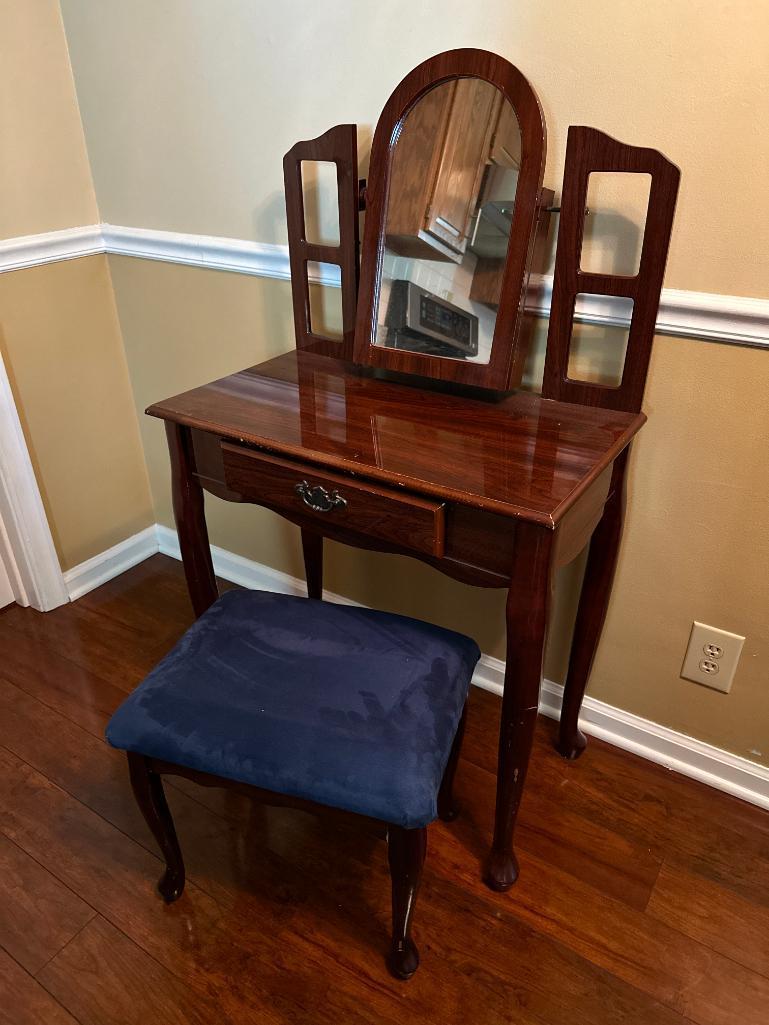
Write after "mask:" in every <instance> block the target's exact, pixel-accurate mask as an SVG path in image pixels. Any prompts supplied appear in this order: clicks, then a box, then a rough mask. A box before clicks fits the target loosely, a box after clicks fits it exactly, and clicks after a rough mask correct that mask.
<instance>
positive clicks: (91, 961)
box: [0, 556, 769, 1025]
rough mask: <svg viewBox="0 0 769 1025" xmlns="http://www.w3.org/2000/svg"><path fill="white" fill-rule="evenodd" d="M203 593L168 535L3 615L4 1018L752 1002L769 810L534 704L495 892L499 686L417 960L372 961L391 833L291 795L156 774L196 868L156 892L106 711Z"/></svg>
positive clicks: (428, 887) (392, 1017)
mask: <svg viewBox="0 0 769 1025" xmlns="http://www.w3.org/2000/svg"><path fill="white" fill-rule="evenodd" d="M192 615H193V614H192V611H191V609H190V606H189V599H188V597H187V592H186V587H185V583H184V576H183V571H182V567H181V565H180V564H179V563H177V562H174V561H173V560H170V559H167V558H165V557H163V556H154V557H153V558H152V559H150V560H148V561H147V562H145V563H142V564H141V565H139V566H136V567H135V568H134V569H132V570H130V571H129V572H128V573H126V574H124V575H123V576H122V577H119V578H116V579H115V580H113V581H111V582H110V583H108V584H106V585H104V586H103V587H101V588H99V589H98V590H96V591H92V592H91V593H90V594H88V595H86V596H85V597H83V598H81V599H79V600H78V601H77V602H74V603H71V604H69V605H65V606H62V607H61V608H59V609H57V610H55V611H54V612H51V613H46V614H45V615H41V614H39V613H36V612H34V611H32V610H30V609H21V608H18V607H11V608H9V609H7V610H6V611H4V612H2V613H0V648H1V649H2V652H3V669H2V678H0V721H2V724H3V731H2V740H0V770H1V771H0V838H2V844H3V845H5V849H6V850H7V849H10V850H11V851H12V853H11V854H10V855H8V856H6V857H4V858H3V860H2V864H3V866H4V869H3V871H2V873H0V927H1V928H2V931H0V946H2V948H3V949H2V950H0V993H2V1001H1V1002H0V1022H2V1023H3V1025H75V1023H79V1025H85V1023H87V1025H125V1023H127V1022H133V1021H140V1022H146V1023H148V1025H149V1023H155V1022H158V1023H160V1022H162V1023H173V1025H177V1023H178V1025H182V1023H184V1025H211V1023H212V1022H216V1023H221V1025H235V1023H237V1025H252V1023H254V1025H256V1023H258V1025H263V1023H269V1025H278V1023H286V1022H298V1021H301V1022H307V1023H311V1025H339V1023H340V1022H356V1023H358V1022H362V1023H366V1025H380V1023H381V1025H395V1023H397V1025H400V1023H403V1025H406V1023H412V1022H416V1021H420V1022H425V1023H427V1025H432V1023H435V1025H466V1023H467V1022H468V1021H478V1022H483V1023H484V1025H502V1023H505V1025H509V1023H511V1022H514V1023H515V1025H521V1023H522V1025H564V1022H580V1023H583V1025H608V1023H614V1022H623V1023H628V1025H630V1023H632V1025H763V1022H764V1020H765V1017H766V1007H767V1005H769V959H768V958H767V951H769V904H768V903H767V897H766V895H767V893H769V856H767V850H769V815H768V814H767V813H766V812H765V811H762V810H760V809H758V808H755V807H752V806H750V805H748V804H745V803H743V802H741V801H739V800H737V799H735V798H732V797H729V796H727V795H725V794H722V793H719V792H718V791H716V790H712V789H710V788H708V787H705V786H704V785H702V784H699V783H695V782H694V781H692V780H688V779H686V778H684V777H682V776H680V775H677V774H676V773H674V772H670V771H669V770H667V769H665V768H664V767H662V766H659V765H655V764H652V763H650V762H645V761H643V760H641V759H639V758H637V757H635V756H633V755H630V754H627V753H625V752H623V751H620V750H618V749H616V748H612V747H610V746H608V745H607V744H605V743H602V742H601V741H599V740H593V741H592V744H591V749H590V757H589V758H584V759H582V760H581V761H579V762H574V763H565V762H563V761H562V760H561V759H560V758H559V757H558V756H557V755H556V753H555V752H554V751H553V749H552V746H551V745H552V738H553V736H554V731H555V726H554V724H553V723H551V722H549V721H548V720H542V719H540V720H539V722H538V725H537V728H536V732H535V736H534V746H533V755H532V761H531V768H530V773H529V780H528V785H527V789H526V794H525V797H524V800H523V802H522V805H521V809H520V815H519V822H518V830H517V835H518V840H517V851H518V859H519V862H520V864H521V876H520V879H519V881H518V883H517V884H516V886H515V887H514V888H513V889H512V890H511V891H510V892H509V893H507V894H504V895H502V894H496V893H493V892H491V891H490V890H488V889H487V888H486V887H485V886H483V884H482V883H481V882H480V878H479V864H480V862H481V861H482V860H483V858H484V857H485V854H486V828H487V823H488V821H489V818H490V814H491V808H492V805H493V801H494V786H495V778H496V758H497V751H496V739H497V722H498V718H499V704H500V702H499V699H498V698H497V697H495V696H494V695H491V694H487V693H484V692H482V691H478V690H475V689H474V690H473V693H472V694H471V698H470V709H469V714H468V724H467V732H466V735H465V742H464V746H463V752H462V757H461V759H460V762H459V768H458V772H457V779H456V789H457V797H458V800H459V802H460V804H461V809H462V813H461V815H460V817H459V819H458V820H457V821H456V822H455V823H453V824H452V825H451V826H450V827H447V826H445V825H444V824H443V823H440V822H438V823H436V824H435V825H434V826H433V827H431V831H430V842H429V843H430V849H429V855H428V858H427V861H426V863H425V870H424V874H423V878H422V889H421V894H420V902H419V906H418V908H417V915H418V919H417V923H416V928H417V930H418V935H417V939H418V941H419V942H420V946H421V950H422V955H423V963H422V966H421V968H420V969H419V971H418V972H417V974H416V975H415V976H414V978H413V980H412V981H411V982H410V983H408V984H403V983H399V982H396V981H395V980H393V979H390V978H388V977H387V976H384V975H383V974H382V968H381V962H380V960H379V952H380V951H381V950H382V948H383V945H386V943H387V922H388V920H389V915H390V907H389V896H388V889H389V887H388V870H387V858H386V855H385V847H384V843H383V842H382V841H379V840H376V839H375V838H373V837H372V836H371V834H370V833H368V832H364V831H360V832H359V831H357V830H351V829H345V828H343V827H342V826H341V825H337V824H336V823H334V824H331V823H330V822H327V821H326V820H324V819H320V818H313V817H311V816H309V815H307V814H306V813H303V812H299V811H292V810H290V809H281V808H274V809H269V808H264V807H262V806H260V805H254V804H252V803H251V802H249V801H247V800H245V799H243V798H240V797H239V796H238V795H235V794H232V793H227V794H225V793H222V792H221V791H218V790H206V789H203V788H200V787H197V786H195V785H194V784H192V783H188V782H187V781H186V780H183V779H170V780H169V781H168V783H167V786H166V791H167V795H168V800H169V805H170V806H171V809H172V811H173V813H174V816H175V819H176V822H177V827H178V830H179V837H180V840H181V842H182V845H183V846H184V848H185V853H187V860H188V864H187V868H188V880H187V886H186V889H185V892H184V895H183V896H182V898H181V899H180V900H179V901H177V902H176V903H175V904H173V905H171V906H169V907H168V908H163V906H162V903H161V902H160V901H159V899H158V897H157V894H156V893H155V892H154V886H155V882H156V880H157V877H158V875H159V874H160V870H161V866H162V863H161V861H160V859H159V857H158V856H157V848H156V846H155V842H154V840H153V838H152V836H151V835H150V833H149V831H148V829H147V827H146V825H145V824H144V821H143V820H142V818H141V816H140V815H139V814H138V811H137V809H136V806H135V802H134V799H133V795H132V793H131V789H130V785H129V780H128V776H127V773H126V771H125V756H124V755H123V753H122V752H119V751H114V750H112V749H111V748H109V747H108V746H107V745H106V744H105V742H104V726H105V725H106V722H107V719H108V717H109V715H110V714H111V713H112V712H113V711H114V709H115V707H116V706H117V704H118V703H119V701H121V700H122V698H123V697H124V695H125V693H126V692H127V691H130V690H131V689H132V688H133V687H134V686H136V684H137V683H138V682H139V681H140V680H141V678H142V677H143V675H144V674H145V673H147V672H148V671H149V669H150V668H151V667H152V665H154V663H155V662H156V661H157V659H158V658H159V657H161V656H162V654H164V653H165V652H166V651H168V650H169V648H170V647H171V645H172V644H173V643H174V642H175V640H176V639H177V638H178V637H179V636H180V635H181V633H182V632H183V631H184V630H185V629H186V628H187V627H188V626H189V624H190V623H191V621H192ZM0 849H2V848H0ZM10 866H13V867H12V868H11V867H10ZM319 876H321V877H322V879H323V884H322V885H320V886H319V885H318V883H317V880H318V878H319Z"/></svg>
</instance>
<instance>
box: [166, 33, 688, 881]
mask: <svg viewBox="0 0 769 1025" xmlns="http://www.w3.org/2000/svg"><path fill="white" fill-rule="evenodd" d="M312 160H329V161H333V162H334V164H335V165H336V168H337V191H338V202H339V242H338V244H336V245H323V244H319V243H317V242H312V241H310V240H309V239H308V238H307V231H306V225H305V211H304V203H303V191H302V162H303V161H312ZM544 168H545V126H544V119H543V116H542V111H541V108H540V106H539V103H538V101H537V98H536V96H535V94H534V92H533V90H532V88H531V86H530V85H529V83H528V82H527V81H526V79H525V78H524V77H523V75H522V74H521V73H520V72H519V71H518V70H517V69H516V68H514V67H513V66H512V65H510V64H509V63H508V62H507V61H505V60H503V59H502V58H500V57H497V56H495V55H494V54H489V53H486V52H484V51H477V50H454V51H450V52H449V53H445V54H440V55H439V56H437V57H434V58H431V59H430V60H428V61H426V62H425V63H424V64H422V65H420V66H419V67H418V68H416V69H415V70H414V71H413V72H411V73H410V74H409V75H408V76H407V77H406V78H405V79H404V81H403V82H401V83H400V85H399V86H397V88H396V89H395V91H394V93H393V95H392V96H391V97H390V99H389V100H388V102H387V104H386V105H385V108H384V110H383V112H382V115H381V117H380V120H379V124H378V126H377V130H376V134H375V137H374V142H373V147H372V154H371V171H370V179H369V181H368V183H367V184H366V186H365V188H364V187H363V186H362V184H361V183H359V182H358V177H357V144H356V131H355V126H353V125H341V126H337V127H336V128H333V129H331V130H330V131H329V132H327V133H326V134H325V135H324V136H321V137H320V138H319V139H315V140H312V141H309V142H303V143H298V144H297V145H296V146H294V147H293V148H292V150H291V151H290V152H289V153H288V154H287V156H286V159H285V162H284V170H285V177H286V199H287V214H288V227H289V243H290V254H291V268H292V288H293V295H294V313H295V327H296V343H297V347H296V350H295V351H293V352H290V353H286V354H284V355H282V356H279V357H277V358H276V359H273V360H269V361H267V362H265V363H262V364H259V365H258V366H255V367H251V368H248V369H246V370H243V371H241V372H239V373H237V374H233V375H230V376H228V377H225V378H223V379H221V380H219V381H215V382H212V383H211V384H207V385H203V386H202V387H199V388H196V389H193V390H192V391H189V392H186V393H185V394H183V395H179V396H176V397H174V398H171V399H166V400H164V401H162V402H158V403H156V404H154V405H153V406H151V407H150V409H149V410H148V413H150V414H151V415H153V416H156V417H160V418H162V419H163V420H165V421H166V428H167V432H168V440H169V449H170V453H171V462H172V476H173V497H174V511H175V516H176V523H177V528H178V531H179V539H180V545H181V551H182V556H183V559H184V567H185V572H186V576H187V582H188V586H189V589H190V595H191V598H192V602H193V605H194V608H195V611H196V613H197V614H200V613H202V612H203V611H204V610H205V609H206V608H208V606H209V605H210V604H211V603H212V602H213V601H214V600H215V599H216V596H217V589H216V582H215V578H214V571H213V567H212V563H211V554H210V548H209V544H208V536H207V531H206V523H205V514H204V501H203V496H204V492H205V491H208V492H210V493H211V494H214V495H216V496H218V497H219V498H223V499H225V500H228V501H233V502H247V503H252V504H255V505H260V506H263V507H265V508H268V509H271V510H273V511H274V512H275V513H276V514H278V515H280V516H282V517H284V518H285V519H287V520H289V521H291V522H292V523H294V524H296V525H297V526H298V527H299V528H300V530H301V536H302V544H303V549H304V558H305V567H306V571H307V583H308V593H309V594H310V596H311V597H320V596H321V595H322V578H323V563H322V559H323V538H324V537H327V538H331V539H333V540H336V541H339V542H342V543H345V544H348V545H352V546H355V547H360V548H370V549H374V550H377V551H383V552H392V553H396V554H399V555H409V556H411V557H413V558H417V559H420V560H421V561H423V562H427V563H428V564H430V565H431V566H433V567H434V568H436V569H437V570H439V571H440V572H441V573H444V574H446V575H448V576H450V577H453V578H455V579H457V580H461V581H464V582H466V583H468V584H473V585H476V586H480V587H500V588H505V589H506V590H507V592H508V597H507V668H506V672H505V686H504V696H503V702H502V716H501V724H500V742H499V763H498V783H497V802H496V817H495V824H494V836H493V841H492V845H491V852H490V856H489V861H488V864H487V868H486V879H487V882H488V883H489V885H490V886H492V887H493V888H495V889H498V890H503V889H507V888H508V887H509V886H510V885H511V884H512V883H513V882H514V881H515V878H516V876H517V871H518V870H517V863H516V860H515V854H514V852H513V835H514V827H515V820H516V816H517V812H518V807H519V804H520V800H521V795H522V792H523V787H524V782H525V778H526V770H527V767H528V761H529V754H530V750H531V742H532V735H533V729H534V723H535V720H536V715H537V705H538V697H539V688H540V683H541V677H542V657H543V647H544V641H545V634H546V629H547V619H548V610H549V604H550V596H551V589H552V584H553V575H554V571H555V569H556V568H557V567H558V566H560V565H563V564H564V563H566V562H569V561H570V560H571V559H573V558H574V557H575V556H576V555H578V554H579V552H580V551H581V550H582V549H584V547H585V545H587V544H588V543H589V544H590V552H589V558H588V564H587V570H586V575H585V581H584V585H583V592H582V596H581V600H580V605H579V612H578V617H577V624H576V630H575V635H574V641H573V646H572V655H571V662H570V668H569V675H568V679H567V683H566V689H565V695H564V710H563V715H562V718H561V726H560V737H559V743H558V747H559V750H560V752H561V753H562V754H563V755H564V756H565V757H567V758H574V757H576V756H577V755H579V754H580V753H581V751H582V749H583V748H584V745H585V741H584V737H583V736H582V734H581V733H580V731H579V729H578V723H577V720H578V715H579V708H580V704H581V701H582V696H583V694H584V690H585V686H586V684H587V680H588V676H589V672H590V667H591V664H592V659H593V655H594V653H595V649H596V646H597V643H598V639H599V636H600V632H601V627H602V624H603V619H604V616H605V612H606V607H607V604H608V600H609V594H610V590H611V582H612V576H613V572H614V566H615V563H616V557H617V551H618V546H619V540H620V534H621V527H622V518H623V504H624V497H623V496H624V479H625V470H626V465H627V454H628V449H629V445H630V442H631V440H632V438H633V436H634V435H635V434H636V432H637V431H638V430H639V429H640V428H641V427H642V425H643V423H644V422H645V417H644V415H643V413H642V412H641V400H642V397H643V388H644V383H645V379H646V371H647V367H648V361H649V355H650V351H651V344H652V338H653V333H654V324H655V318H656V313H657V306H658V303H659V295H660V290H661V287H662V277H663V273H664V266H665V260H666V257H667V249H668V242H669V236H670V230H671V225H672V218H673V210H674V206H675V198H676V192H677V187H678V178H679V174H678V170H677V169H676V168H675V167H674V165H672V164H671V163H670V162H669V161H668V160H666V159H665V158H664V157H663V156H662V155H661V154H659V153H657V152H656V151H653V150H648V149H641V148H637V147H633V146H627V145H624V144H621V143H619V142H617V141H615V140H613V139H610V138H609V137H608V136H606V135H604V134H603V133H601V132H599V131H597V130H595V129H590V128H572V129H570V132H569V139H568V146H567V153H566V163H565V170H564V184H563V188H562V198H561V206H560V224H559V233H558V249H557V256H556V265H555V275H554V284H553V298H552V310H551V319H550V327H549V335H548V349H547V357H546V366H545V374H544V383H543V389H542V394H541V395H535V394H532V393H529V392H523V391H516V390H515V389H516V388H517V387H518V385H519V384H520V380H521V374H522V370H523V364H524V361H525V358H526V354H527V350H528V344H529V341H530V334H531V331H530V328H531V314H530V312H529V311H528V309H527V307H528V305H529V299H530V295H531V289H532V280H531V275H532V272H533V271H534V272H537V271H541V270H542V269H543V255H544V248H545V246H544V244H545V240H546V238H547V230H548V224H549V218H550V210H549V208H550V207H551V206H552V196H553V193H552V192H551V191H550V190H548V189H545V188H544V186H543V175H544ZM592 171H604V172H605V171H615V172H627V171H631V172H636V173H647V174H649V175H651V179H652V185H651V193H650V200H649V209H648V213H647V222H646V231H645V234H644V240H643V247H642V252H641V261H640V268H639V272H638V274H637V275H634V276H632V277H622V276H618V275H608V274H602V275H598V274H588V273H585V272H584V271H582V270H581V269H580V254H581V244H582V233H583V226H584V217H585V201H586V193H587V187H588V178H589V175H590V173H591V172H592ZM505 175H507V177H505ZM500 181H503V182H506V183H508V185H503V186H502V188H503V189H504V188H507V187H509V182H514V183H515V192H514V195H512V196H509V197H505V196H504V194H503V193H500V192H499V191H497V192H495V189H498V188H499V182H500ZM364 207H365V211H366V221H365V235H364V238H363V245H362V251H361V252H360V258H359V235H358V216H359V211H360V209H362V208H364ZM505 231H507V234H505ZM500 232H501V233H502V237H501V241H500V239H499V238H498V237H497V234H498V233H500ZM495 233H496V234H495ZM500 246H501V249H500ZM312 261H321V262H324V263H334V264H337V265H338V266H339V268H340V273H341V289H342V332H341V338H340V339H338V340H335V339H332V338H330V337H326V336H324V335H322V334H321V333H320V332H319V331H318V330H316V329H314V327H313V324H312V318H311V304H310V283H309V278H308V262H312ZM430 283H431V284H430ZM582 292H587V293H594V294H600V295H615V296H617V295H618V296H627V297H628V298H632V299H633V302H634V306H633V314H632V322H631V326H630V333H629V341H628V348H627V355H626V359H625V367H624V372H623V375H622V380H621V383H620V384H619V386H618V387H616V388H608V387H605V386H602V385H597V384H594V383H591V382H589V381H575V380H572V379H571V378H569V376H568V372H567V371H568V365H569V347H570V342H571V333H572V323H573V318H574V303H575V298H576V295H577V294H578V293H582ZM404 296H407V297H408V301H405V300H404V298H403V297H404ZM591 538H592V540H591Z"/></svg>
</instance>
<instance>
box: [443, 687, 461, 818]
mask: <svg viewBox="0 0 769 1025" xmlns="http://www.w3.org/2000/svg"><path fill="white" fill-rule="evenodd" d="M466 722H467V702H465V706H464V708H463V709H462V718H461V719H460V720H459V725H458V726H457V732H456V734H455V736H454V743H453V744H452V745H451V753H450V754H449V760H448V762H447V764H446V769H445V771H444V773H443V779H442V780H441V788H440V790H439V791H438V818H440V819H442V820H443V821H444V822H453V821H454V819H455V818H456V817H457V814H458V808H457V805H456V802H455V800H454V777H455V776H456V774H457V765H458V764H459V755H460V753H461V751H462V738H463V737H464V735H465V724H466Z"/></svg>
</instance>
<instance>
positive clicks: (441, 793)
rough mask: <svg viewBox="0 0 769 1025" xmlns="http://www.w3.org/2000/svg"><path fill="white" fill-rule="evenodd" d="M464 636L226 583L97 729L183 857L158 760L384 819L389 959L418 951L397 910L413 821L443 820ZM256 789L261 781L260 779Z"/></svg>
mask: <svg viewBox="0 0 769 1025" xmlns="http://www.w3.org/2000/svg"><path fill="white" fill-rule="evenodd" d="M479 656H480V652H479V650H478V646H477V644H476V643H475V642H474V641H472V640H471V639H470V638H468V637H465V636H463V635H462V634H458V633H454V632H452V631H450V630H444V629H442V628H441V627H437V626H431V625H430V624H428V623H422V622H419V621H418V620H415V619H409V618H407V617H405V616H395V615H390V614H388V613H385V612H375V611H372V610H369V609H360V608H354V607H350V606H346V605H333V604H331V603H328V602H323V601H313V600H310V599H307V598H292V597H287V596H285V595H280V594H272V593H267V592H261V591H240V590H238V591H228V592H227V593H225V594H224V595H223V596H222V597H221V598H219V600H218V601H217V602H216V603H215V604H214V605H212V606H211V608H210V609H208V611H207V612H205V613H204V614H203V615H202V616H201V617H200V619H198V620H197V622H196V623H194V624H193V626H192V627H191V628H190V629H189V630H188V631H187V633H186V634H185V635H184V636H183V637H182V639H181V640H180V641H179V643H178V644H177V645H176V647H175V648H174V649H173V650H172V651H171V652H170V654H169V655H167V656H166V657H165V658H164V659H163V661H162V662H160V663H159V665H157V666H156V667H155V669H153V670H152V672H151V673H150V674H149V676H148V677H147V678H146V680H144V682H143V683H142V684H141V685H140V686H139V687H137V689H136V690H135V691H134V692H133V693H132V694H131V695H130V697H129V698H127V699H126V701H124V702H123V704H122V705H121V706H120V708H118V710H117V711H116V712H115V714H114V716H113V717H112V719H111V721H110V723H109V726H108V727H107V739H108V741H109V742H110V744H112V745H113V746H114V747H118V748H121V749H123V750H125V751H127V752H128V762H129V769H130V774H131V783H132V786H133V790H134V793H135V795H136V799H137V801H138V803H139V807H140V808H141V810H142V813H143V814H144V817H145V818H146V820H147V824H148V825H149V827H150V829H151V830H152V832H153V835H154V836H155V838H156V840H157V841H158V844H159V845H160V848H161V850H162V852H163V855H164V857H165V861H166V866H167V867H166V872H165V873H164V875H163V877H162V879H161V880H160V883H159V884H158V888H159V890H160V892H161V894H162V896H163V897H164V898H165V900H166V901H169V902H170V901H173V900H176V899H177V898H178V897H179V896H180V895H181V893H182V890H183V888H184V863H183V860H182V855H181V852H180V850H179V844H178V841H177V838H176V833H175V830H174V825H173V821H172V819H171V815H170V812H169V810H168V806H167V804H166V801H165V796H164V794H163V787H162V783H161V774H164V773H165V774H177V775H186V776H189V777H191V778H192V779H197V780H199V781H201V782H204V783H206V784H208V785H211V784H213V785H220V786H232V785H235V786H243V785H247V786H248V787H249V788H252V787H256V788H258V790H259V791H260V792H261V795H260V796H262V797H263V799H265V800H267V801H269V795H270V794H276V795H281V801H280V803H286V800H285V799H286V798H288V799H294V800H293V801H291V803H296V804H299V805H300V806H302V805H303V804H305V802H310V803H312V804H321V805H327V806H330V807H333V808H338V809H342V810H344V811H347V812H352V813H355V814H357V815H362V816H366V817H367V818H368V819H376V820H377V821H378V822H379V823H383V824H385V826H386V829H387V836H388V849H389V863H390V872H391V877H392V895H393V936H392V947H391V951H390V958H389V964H390V968H391V970H392V971H393V972H394V974H395V975H397V976H398V977H400V978H409V977H410V976H411V975H413V973H414V971H415V970H416V968H417V965H418V964H419V955H418V953H417V950H416V947H415V946H414V944H413V942H412V940H411V937H410V929H411V917H412V911H413V905H414V898H415V896H416V891H417V888H418V885H419V879H420V875H421V870H422V864H423V861H424V857H425V850H426V836H427V830H426V827H427V825H428V823H429V822H431V821H432V820H433V819H435V818H436V817H437V816H438V815H440V816H441V817H442V818H446V819H450V818H453V814H454V811H453V806H452V797H451V787H452V782H453V776H454V772H455V769H456V762H457V759H458V757H459V747H460V744H461V736H462V730H463V726H464V706H465V699H466V697H467V690H468V686H469V683H470V677H471V676H472V672H473V668H474V667H475V664H476V662H477V661H478V658H479ZM265 791H266V792H267V793H264V792H265Z"/></svg>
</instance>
